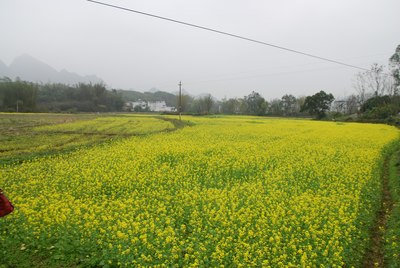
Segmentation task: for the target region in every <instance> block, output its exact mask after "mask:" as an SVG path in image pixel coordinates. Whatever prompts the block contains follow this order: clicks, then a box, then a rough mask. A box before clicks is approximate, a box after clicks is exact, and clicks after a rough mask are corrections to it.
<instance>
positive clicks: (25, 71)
mask: <svg viewBox="0 0 400 268" xmlns="http://www.w3.org/2000/svg"><path fill="white" fill-rule="evenodd" d="M3 76H7V77H9V78H11V79H15V78H16V77H19V78H21V79H22V80H26V81H31V82H43V83H47V82H51V83H63V84H69V85H74V84H78V83H100V82H102V80H101V79H100V78H98V77H97V76H95V75H88V76H81V75H78V74H76V73H72V72H68V71H67V70H62V71H60V72H59V71H57V70H56V69H54V68H53V67H51V66H50V65H48V64H46V63H44V62H42V61H40V60H38V59H36V58H34V57H32V56H30V55H27V54H23V55H21V56H19V57H16V58H15V59H14V61H13V62H12V63H11V64H10V66H8V67H7V65H5V64H4V63H3V62H1V61H0V77H3Z"/></svg>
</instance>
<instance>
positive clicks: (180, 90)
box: [178, 81, 182, 121]
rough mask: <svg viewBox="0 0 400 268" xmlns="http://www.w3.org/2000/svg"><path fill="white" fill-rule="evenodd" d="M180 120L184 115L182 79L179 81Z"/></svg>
mask: <svg viewBox="0 0 400 268" xmlns="http://www.w3.org/2000/svg"><path fill="white" fill-rule="evenodd" d="M178 85H179V107H178V109H179V121H181V120H182V119H181V116H182V81H179V84H178Z"/></svg>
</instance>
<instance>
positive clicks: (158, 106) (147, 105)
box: [125, 100, 176, 112]
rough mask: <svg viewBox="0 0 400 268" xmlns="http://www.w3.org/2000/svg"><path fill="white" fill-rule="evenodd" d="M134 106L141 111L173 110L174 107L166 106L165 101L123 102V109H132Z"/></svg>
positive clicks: (174, 109)
mask: <svg viewBox="0 0 400 268" xmlns="http://www.w3.org/2000/svg"><path fill="white" fill-rule="evenodd" d="M136 107H140V110H141V111H145V110H148V111H151V112H175V111H176V108H175V107H170V106H167V104H166V103H165V101H149V102H146V101H143V100H138V101H129V102H127V103H125V109H126V110H128V111H134V110H135V108H136Z"/></svg>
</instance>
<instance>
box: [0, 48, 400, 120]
mask: <svg viewBox="0 0 400 268" xmlns="http://www.w3.org/2000/svg"><path fill="white" fill-rule="evenodd" d="M354 88H355V89H356V93H355V94H352V95H350V96H346V97H343V98H339V99H336V100H335V98H334V97H333V95H332V94H330V93H326V92H325V91H323V90H320V91H319V92H316V93H315V94H314V95H311V96H298V97H295V96H293V95H291V94H284V95H283V96H282V97H281V98H276V99H272V100H270V101H267V100H265V99H264V98H263V97H262V96H261V95H260V94H259V93H258V92H256V91H252V92H251V93H250V94H249V95H246V96H244V97H242V98H229V99H227V98H224V99H222V100H221V101H218V100H216V99H214V98H213V97H212V96H211V95H210V94H206V95H203V96H200V97H196V98H194V97H192V96H190V95H187V94H184V95H182V96H181V98H180V101H178V98H177V97H176V96H175V97H174V95H173V94H171V93H166V92H160V91H159V92H145V93H140V92H134V91H124V90H115V89H112V90H107V89H106V86H105V85H104V84H102V83H100V84H85V83H79V84H77V85H74V86H70V85H64V84H60V83H48V84H38V83H31V82H26V81H21V80H20V79H18V78H17V79H16V80H15V81H12V80H11V79H9V78H7V77H4V78H2V79H0V111H3V112H110V111H123V106H124V102H125V101H128V100H130V101H132V100H136V99H142V100H147V101H155V100H159V101H160V100H164V101H166V102H167V104H168V106H175V107H179V106H181V111H182V112H184V113H190V114H215V113H222V114H246V115H271V116H314V117H315V118H316V119H322V118H326V117H327V116H330V117H332V118H333V119H335V118H338V119H342V120H343V119H345V120H352V119H357V120H386V121H393V120H397V119H396V118H397V115H398V114H399V113H400V95H399V94H400V45H399V46H398V47H397V48H396V50H395V53H394V54H393V55H392V56H391V57H390V59H389V67H388V68H387V69H385V67H384V66H382V65H378V64H373V65H372V66H371V69H370V70H369V71H365V72H360V73H358V74H357V75H356V77H355V79H354ZM174 98H175V101H174Z"/></svg>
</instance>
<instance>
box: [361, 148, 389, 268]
mask: <svg viewBox="0 0 400 268" xmlns="http://www.w3.org/2000/svg"><path fill="white" fill-rule="evenodd" d="M393 155H394V154H393ZM391 157H392V155H387V156H386V158H385V161H384V163H383V174H382V184H383V185H382V201H381V207H380V209H379V210H378V212H377V214H376V219H375V223H374V226H373V228H372V230H371V232H372V234H371V245H370V248H369V249H368V250H367V252H366V254H365V256H364V262H363V267H385V262H384V252H383V250H384V245H383V242H384V240H383V236H384V234H385V229H386V226H387V222H388V219H389V217H390V215H391V214H392V209H393V199H392V195H391V193H390V189H389V163H390V159H391Z"/></svg>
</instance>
